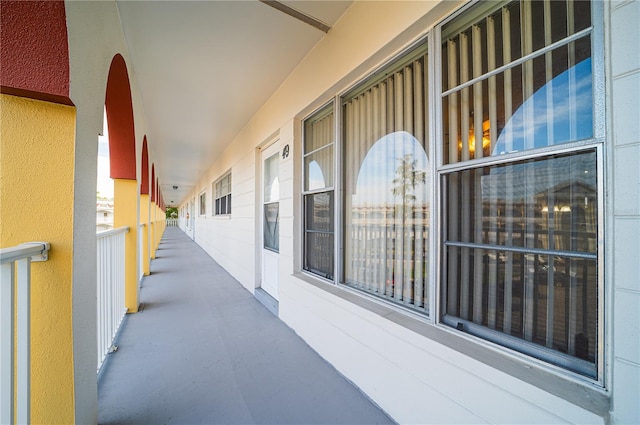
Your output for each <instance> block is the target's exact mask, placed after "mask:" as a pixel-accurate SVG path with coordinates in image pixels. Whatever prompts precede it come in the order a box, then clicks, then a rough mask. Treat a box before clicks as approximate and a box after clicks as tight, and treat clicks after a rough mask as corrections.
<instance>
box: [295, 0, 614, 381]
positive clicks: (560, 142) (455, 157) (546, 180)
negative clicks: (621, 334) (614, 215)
mask: <svg viewBox="0 0 640 425" xmlns="http://www.w3.org/2000/svg"><path fill="white" fill-rule="evenodd" d="M601 13H602V10H601V5H600V4H598V3H593V4H592V3H591V2H590V1H575V0H558V1H544V2H531V1H527V0H517V1H502V2H489V1H486V2H475V4H472V5H470V6H469V7H467V8H466V10H464V11H462V12H461V13H459V14H457V15H455V16H454V17H453V18H451V19H449V20H448V21H446V22H445V23H444V24H442V25H440V26H437V27H436V28H435V29H434V30H433V31H432V35H433V36H434V38H435V39H436V40H440V42H439V44H440V46H434V47H436V48H437V52H436V54H428V52H427V44H426V42H421V43H417V44H416V45H415V46H414V47H413V48H412V49H411V50H409V51H408V52H406V53H404V54H402V55H401V56H400V57H399V58H398V59H396V60H394V61H393V62H391V63H390V64H389V65H387V66H385V67H383V68H382V69H380V70H379V71H377V72H375V73H374V74H373V75H371V76H370V77H369V78H367V79H365V80H364V81H363V82H361V83H359V84H357V85H356V86H355V87H354V88H352V89H350V90H349V91H348V92H346V93H345V94H344V95H342V96H339V97H336V99H335V101H334V102H332V103H331V104H329V105H327V106H325V107H323V108H321V109H320V110H319V111H317V112H315V113H313V114H312V115H311V116H310V117H308V118H307V119H305V120H304V122H303V132H304V133H303V170H304V176H303V181H304V183H303V186H304V187H303V208H304V224H303V235H304V241H303V261H302V263H303V268H304V270H306V271H307V272H310V273H314V274H317V275H320V276H322V277H324V278H326V279H329V280H333V281H334V282H335V283H336V284H340V285H343V286H345V287H349V288H352V289H354V290H356V291H359V292H361V293H364V294H367V295H368V296H372V297H376V298H378V299H383V300H385V301H386V302H389V303H393V304H395V305H398V306H401V307H402V308H403V309H409V310H411V311H413V312H418V313H420V314H423V315H425V316H429V317H430V319H431V321H432V322H433V323H435V322H439V323H442V324H444V325H447V326H450V327H452V328H454V329H456V331H460V332H464V333H466V334H471V335H473V336H474V337H476V338H481V339H483V340H485V341H490V342H491V343H495V344H498V345H501V346H503V347H506V348H508V349H510V350H515V351H518V352H520V353H523V354H525V355H527V356H529V357H531V358H535V359H538V360H542V361H544V362H546V363H548V364H553V365H555V366H559V367H561V368H564V369H567V370H570V371H573V372H575V373H578V374H581V375H583V376H586V377H588V378H591V379H596V380H600V381H602V376H601V373H600V371H601V370H602V367H603V361H602V359H601V358H600V357H601V356H599V353H601V352H602V351H603V346H602V329H604V326H603V324H602V323H603V320H602V319H603V314H602V307H601V306H602V293H603V285H602V267H601V265H600V264H601V261H602V253H601V252H600V250H601V249H602V247H601V246H599V244H598V241H599V240H600V238H601V234H602V221H603V218H602V214H601V213H600V211H602V202H603V195H602V187H604V185H603V183H602V176H601V166H599V164H601V163H602V158H601V157H602V150H603V142H604V131H603V128H604V125H603V121H602V118H601V117H602V116H603V115H604V111H603V109H602V108H603V106H602V105H603V104H604V102H603V99H602V98H603V92H602V89H601V87H602V85H603V77H602V70H600V69H599V68H600V67H601V65H600V64H599V60H598V59H597V58H598V57H599V55H598V54H595V53H593V52H594V51H595V52H599V51H600V50H599V49H601V45H602V43H603V41H602V36H601V34H600V33H599V31H596V29H594V28H595V26H594V25H592V22H591V21H592V16H598V21H599V20H601V19H600V15H601ZM594 20H595V19H594ZM592 58H593V60H592ZM427 69H438V70H439V72H437V73H436V74H437V75H435V76H433V78H430V79H428V78H427V77H428V75H427ZM429 81H431V82H432V83H431V86H429ZM430 89H434V90H430ZM430 95H431V97H430ZM430 104H432V107H431V108H430V107H429V105H430ZM429 111H432V113H431V114H429ZM428 118H431V122H432V123H433V124H434V126H433V127H432V129H431V131H430V130H429V127H428V123H429V121H430V120H429V119H428ZM430 135H433V137H434V140H432V144H431V146H433V147H435V149H436V152H434V154H435V155H431V153H430V151H429V143H428V140H429V136H430ZM335 136H337V137H338V138H337V139H335ZM434 161H435V163H434ZM432 172H436V175H435V176H432ZM432 199H433V200H435V201H437V202H438V206H439V207H438V210H437V211H435V216H432V212H434V211H432V209H431V200H432ZM432 222H433V223H434V224H435V225H437V226H438V228H437V230H438V237H437V238H432V237H431V231H430V223H432ZM599 235H600V236H599ZM434 251H435V252H434ZM338 253H339V254H338ZM432 253H433V254H432ZM334 258H335V259H336V261H335V262H334ZM430 258H432V259H435V262H436V264H430ZM436 269H437V270H438V274H437V277H436V275H435V274H434V273H432V272H431V270H436ZM430 285H431V288H430ZM434 294H437V299H434ZM431 306H434V307H437V314H436V312H434V313H433V314H431V313H432V312H431V311H430V309H431V308H430V307H431ZM476 341H477V340H476Z"/></svg>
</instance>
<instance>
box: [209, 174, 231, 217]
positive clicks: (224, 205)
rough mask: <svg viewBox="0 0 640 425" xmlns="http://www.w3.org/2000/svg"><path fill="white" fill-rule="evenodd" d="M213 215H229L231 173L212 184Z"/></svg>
mask: <svg viewBox="0 0 640 425" xmlns="http://www.w3.org/2000/svg"><path fill="white" fill-rule="evenodd" d="M213 193H214V198H213V215H229V214H231V171H229V172H228V173H227V174H225V175H224V176H222V177H221V178H220V179H218V181H216V182H215V183H213Z"/></svg>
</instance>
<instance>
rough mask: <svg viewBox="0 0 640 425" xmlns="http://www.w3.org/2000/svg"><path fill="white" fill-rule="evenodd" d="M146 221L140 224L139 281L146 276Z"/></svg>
mask: <svg viewBox="0 0 640 425" xmlns="http://www.w3.org/2000/svg"><path fill="white" fill-rule="evenodd" d="M145 227H146V224H145V223H140V224H139V225H138V259H139V260H138V264H139V270H138V281H141V280H142V278H143V277H144V266H143V258H144V254H145V252H144V232H145V230H146V229H145Z"/></svg>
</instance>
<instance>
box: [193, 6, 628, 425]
mask: <svg viewBox="0 0 640 425" xmlns="http://www.w3.org/2000/svg"><path fill="white" fill-rule="evenodd" d="M427 3H428V2H403V3H395V6H394V7H391V6H390V3H385V2H375V3H371V2H362V3H355V4H354V5H353V6H352V7H351V8H350V9H349V10H348V11H347V13H346V14H345V16H343V17H342V18H341V20H340V21H339V22H338V23H337V24H336V26H335V27H334V28H333V29H332V30H331V32H330V33H329V35H328V36H327V37H325V38H324V39H323V40H322V41H321V42H320V43H319V44H318V45H317V46H316V48H315V49H314V51H312V52H311V53H310V54H309V55H308V56H307V57H306V59H305V60H304V61H303V62H302V63H301V64H300V65H299V66H298V68H297V69H296V70H295V71H294V72H293V73H292V74H291V76H290V77H289V78H288V79H287V80H286V81H285V82H284V83H283V85H282V86H281V87H280V89H279V90H278V91H277V92H276V93H275V94H274V96H273V97H272V98H271V99H270V100H269V101H268V102H267V103H266V104H265V105H264V107H263V108H262V109H261V110H260V111H259V112H258V113H257V114H256V116H255V117H254V118H253V120H252V121H251V122H250V123H249V124H248V125H247V127H246V128H245V129H244V130H243V131H242V132H241V133H240V134H239V135H238V137H237V138H236V139H235V140H234V142H233V143H232V144H231V145H230V146H229V148H228V149H227V150H226V151H225V152H224V154H223V155H222V156H221V158H220V159H219V160H218V161H217V162H216V163H214V164H212V165H211V168H210V169H209V171H208V172H207V173H206V175H204V176H203V177H202V179H201V181H200V184H199V185H198V186H197V187H196V188H195V189H194V192H193V196H197V194H199V193H200V192H201V191H202V190H207V216H206V217H194V218H195V219H196V220H197V223H196V226H195V228H196V241H197V242H198V243H199V244H200V245H201V246H203V248H204V249H205V250H206V251H207V252H208V253H209V254H210V255H211V256H212V257H213V258H214V259H215V260H216V261H217V262H218V263H220V264H221V265H222V266H223V267H224V268H225V269H227V270H228V271H229V272H230V273H231V274H232V275H233V276H234V277H235V278H236V279H238V280H239V281H240V283H241V284H242V285H243V286H244V287H245V288H247V290H249V291H251V292H253V289H254V287H255V286H256V285H257V284H258V283H259V271H260V258H259V257H260V255H259V252H260V251H259V249H260V242H261V234H259V233H258V231H259V224H258V223H259V220H260V219H261V217H260V214H259V211H260V210H259V206H257V202H258V200H259V197H258V196H257V192H256V190H259V188H258V186H257V185H258V184H259V180H260V179H259V170H258V167H259V154H258V147H259V146H260V145H261V144H263V143H265V142H268V141H270V140H274V139H275V138H278V140H279V141H278V144H279V146H280V150H282V147H284V146H285V145H287V144H288V145H289V146H290V155H289V157H288V158H286V159H281V162H280V183H281V185H280V190H281V207H280V208H281V210H280V216H281V227H280V290H279V300H280V304H279V308H280V317H281V319H282V320H283V321H284V322H286V323H287V324H288V325H289V326H290V327H291V328H293V329H294V330H295V331H296V332H297V333H298V334H299V335H300V336H301V337H302V338H304V339H305V340H306V341H307V342H308V343H309V344H310V345H311V346H312V347H313V348H314V349H315V350H316V351H318V353H319V354H320V355H322V356H323V357H325V358H326V359H327V360H328V361H330V362H331V363H332V364H333V365H334V366H335V367H336V368H337V369H338V370H339V371H340V372H342V373H343V374H344V375H345V376H346V377H347V378H349V379H350V380H352V381H353V382H354V383H355V384H356V385H358V386H359V387H360V388H361V389H362V390H363V391H364V392H365V393H366V394H368V395H369V396H370V397H371V398H372V399H373V400H374V401H375V402H376V403H378V404H379V405H380V406H381V407H382V408H383V409H384V410H385V411H386V412H388V413H389V414H390V415H391V416H392V417H393V418H394V419H395V420H397V421H398V422H401V423H435V422H437V423H485V422H487V423H521V422H527V423H566V422H569V423H606V422H607V421H608V420H609V419H608V418H606V417H600V416H598V415H596V414H594V413H591V412H589V411H588V410H585V409H583V408H581V407H578V406H576V405H574V404H572V403H570V402H568V401H566V400H564V399H563V398H561V397H558V396H555V395H552V394H550V393H548V392H546V391H544V390H542V389H540V388H539V387H538V386H534V385H532V384H530V383H527V382H524V381H522V380H519V379H516V378H515V377H513V376H510V375H509V374H507V373H505V372H502V371H499V370H496V369H494V368H492V367H490V366H488V365H487V364H485V363H482V362H480V361H478V360H476V359H474V358H472V357H470V356H467V355H464V354H462V353H460V352H459V351H456V350H454V349H451V348H448V347H447V346H444V345H442V344H439V343H437V342H434V341H433V340H431V339H429V338H426V337H424V336H422V335H420V334H418V333H415V332H413V331H411V330H409V329H407V328H406V327H404V326H401V325H400V324H398V323H397V322H393V321H390V320H387V319H386V318H385V317H384V315H380V314H378V313H375V312H372V311H370V310H368V309H366V308H362V307H359V306H358V305H356V304H354V303H352V302H349V301H347V300H345V299H344V298H342V297H338V296H336V295H333V294H332V293H331V291H327V290H324V289H321V288H319V287H317V286H316V285H312V284H309V283H308V282H305V281H304V280H301V279H299V278H297V277H295V276H293V273H294V272H295V271H296V267H297V266H296V265H299V263H300V242H299V239H300V234H301V232H300V226H301V220H302V217H301V212H300V196H299V193H300V171H299V168H300V164H299V162H300V160H299V158H298V156H299V150H300V146H301V141H300V140H299V137H297V135H299V131H297V126H298V125H299V119H300V118H302V116H303V115H304V114H306V113H308V112H310V111H311V110H312V109H313V108H314V107H317V106H320V104H321V103H323V102H325V101H327V100H328V99H330V98H331V95H333V94H335V90H336V89H335V87H344V86H345V85H346V84H349V83H350V82H351V83H352V82H354V81H355V80H356V78H357V77H359V76H362V75H365V74H366V73H367V72H368V71H369V70H371V69H372V68H375V67H376V66H377V65H379V64H380V62H381V61H382V60H384V59H385V58H387V57H389V56H390V55H392V54H393V53H394V52H396V51H398V50H399V49H400V48H401V47H402V46H403V45H406V44H407V43H408V42H410V41H411V40H412V39H415V37H417V36H418V35H420V34H421V33H424V31H426V30H427V29H428V28H429V27H430V26H431V25H433V24H434V23H435V22H437V21H438V20H440V19H441V18H442V17H444V16H445V14H446V13H447V11H448V10H451V9H452V8H454V7H455V4H452V3H446V2H445V3H441V4H439V5H437V6H436V7H435V9H439V10H435V11H434V10H432V8H434V4H433V3H428V4H427ZM606 7H607V8H608V9H609V10H608V11H607V13H606V14H605V16H607V22H606V25H605V31H606V37H605V39H606V45H607V47H606V48H605V49H606V52H607V60H609V59H610V67H608V69H607V72H609V73H608V74H607V92H608V103H607V105H608V107H609V108H610V109H609V117H610V122H609V127H608V128H609V133H608V134H609V136H610V137H611V138H612V140H607V147H606V150H607V152H606V154H607V155H606V156H607V158H608V159H607V161H608V162H607V166H608V170H609V173H608V175H609V177H610V179H609V187H608V189H607V191H606V192H607V196H609V198H608V199H609V200H608V201H607V202H606V205H607V212H608V214H607V217H606V222H607V224H608V225H609V228H608V229H607V233H606V240H605V244H606V247H607V256H608V258H607V260H606V261H607V262H606V263H605V264H606V265H607V267H608V268H607V270H606V273H607V274H606V276H607V285H608V286H607V290H606V292H607V294H608V296H611V297H612V298H613V300H610V299H607V301H606V302H607V304H606V308H607V317H608V319H609V322H608V323H607V329H608V335H607V341H608V342H609V343H610V344H615V345H611V346H610V347H612V348H610V349H609V351H610V352H611V354H612V356H613V357H612V358H609V360H611V359H612V361H610V362H608V363H609V364H611V363H613V367H610V366H607V369H606V373H607V377H606V382H607V386H608V388H610V389H611V394H612V397H613V401H612V419H613V421H614V422H618V423H640V416H639V413H638V411H639V407H638V404H639V400H640V390H639V388H640V359H639V356H640V354H639V353H640V347H639V343H638V332H639V331H638V327H639V323H640V315H639V310H640V308H639V307H638V306H639V305H640V278H639V276H640V261H637V259H638V252H640V237H639V236H640V195H639V194H640V174H639V173H640V171H639V168H640V167H638V164H640V124H639V123H640V119H638V117H639V116H640V108H639V107H638V98H640V52H639V51H638V44H639V43H638V40H640V30H639V27H638V22H640V2H638V1H628V2H619V3H607V5H606ZM416 20H417V21H416ZM354 28H357V29H362V28H376V31H373V32H371V31H370V32H366V34H365V33H363V32H362V31H360V30H357V31H356V30H354ZM632 40H635V42H631V41H632ZM274 134H277V136H273V135H274ZM229 169H231V172H232V198H233V204H232V216H231V217H212V216H211V211H210V208H211V199H212V196H213V193H212V189H211V183H212V182H213V181H215V180H216V179H218V178H219V177H220V176H222V175H223V174H224V173H225V172H226V171H227V170H229ZM189 199H190V198H189ZM630 259H631V261H630ZM612 307H614V308H612ZM611 335H613V338H612V337H611ZM501 355H502V354H501ZM611 372H613V373H611ZM604 416H606V415H604Z"/></svg>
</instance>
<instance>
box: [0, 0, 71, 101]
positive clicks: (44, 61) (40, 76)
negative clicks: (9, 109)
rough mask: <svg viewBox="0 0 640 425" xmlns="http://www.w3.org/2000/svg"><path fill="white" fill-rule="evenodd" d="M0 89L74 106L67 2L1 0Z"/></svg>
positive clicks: (15, 94) (22, 95)
mask: <svg viewBox="0 0 640 425" xmlns="http://www.w3.org/2000/svg"><path fill="white" fill-rule="evenodd" d="M0 22H1V26H2V31H1V32H0V56H1V57H2V60H1V61H0V91H1V92H2V93H5V94H10V95H14V96H21V97H28V98H32V99H38V100H44V101H47V102H54V103H62V104H65V105H72V102H71V100H70V99H69V42H68V38H67V18H66V14H65V8H64V1H60V0H55V1H13V0H2V1H1V2H0Z"/></svg>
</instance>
